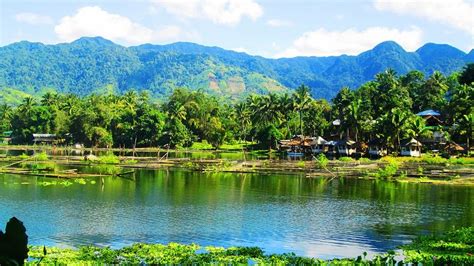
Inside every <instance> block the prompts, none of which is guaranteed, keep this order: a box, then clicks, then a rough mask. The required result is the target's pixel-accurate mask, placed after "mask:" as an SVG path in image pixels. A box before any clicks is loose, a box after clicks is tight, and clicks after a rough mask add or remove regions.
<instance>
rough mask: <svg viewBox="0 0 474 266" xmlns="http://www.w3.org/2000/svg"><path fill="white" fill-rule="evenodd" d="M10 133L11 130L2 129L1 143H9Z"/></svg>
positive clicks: (11, 132)
mask: <svg viewBox="0 0 474 266" xmlns="http://www.w3.org/2000/svg"><path fill="white" fill-rule="evenodd" d="M12 134H13V131H4V132H3V133H2V136H1V138H2V143H3V144H10V142H11V140H12Z"/></svg>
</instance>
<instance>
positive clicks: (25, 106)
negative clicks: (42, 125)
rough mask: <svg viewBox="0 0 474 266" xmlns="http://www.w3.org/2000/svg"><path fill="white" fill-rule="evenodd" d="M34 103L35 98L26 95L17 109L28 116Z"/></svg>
mask: <svg viewBox="0 0 474 266" xmlns="http://www.w3.org/2000/svg"><path fill="white" fill-rule="evenodd" d="M35 105H36V102H35V99H33V97H31V96H28V97H25V98H24V99H23V102H22V103H21V104H20V105H19V106H18V109H19V110H20V112H21V113H23V114H24V115H26V116H29V115H30V114H31V110H32V109H33V107H34V106H35Z"/></svg>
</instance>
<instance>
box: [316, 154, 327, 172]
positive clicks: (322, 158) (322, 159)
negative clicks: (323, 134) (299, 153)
mask: <svg viewBox="0 0 474 266" xmlns="http://www.w3.org/2000/svg"><path fill="white" fill-rule="evenodd" d="M328 163H329V159H328V158H327V157H326V155H324V154H322V153H321V154H319V155H318V157H316V166H317V167H319V168H326V167H327V165H328Z"/></svg>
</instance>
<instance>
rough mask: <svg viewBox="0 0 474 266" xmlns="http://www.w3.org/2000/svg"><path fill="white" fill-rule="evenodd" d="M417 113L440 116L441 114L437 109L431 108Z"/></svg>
mask: <svg viewBox="0 0 474 266" xmlns="http://www.w3.org/2000/svg"><path fill="white" fill-rule="evenodd" d="M416 115H419V116H440V115H441V114H440V113H438V112H436V111H435V110H431V109H430V110H425V111H422V112H419V113H418V114H416Z"/></svg>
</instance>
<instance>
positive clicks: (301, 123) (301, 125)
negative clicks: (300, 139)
mask: <svg viewBox="0 0 474 266" xmlns="http://www.w3.org/2000/svg"><path fill="white" fill-rule="evenodd" d="M299 113H300V131H301V136H304V134H303V117H302V114H301V110H300V111H299Z"/></svg>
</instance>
